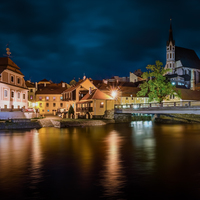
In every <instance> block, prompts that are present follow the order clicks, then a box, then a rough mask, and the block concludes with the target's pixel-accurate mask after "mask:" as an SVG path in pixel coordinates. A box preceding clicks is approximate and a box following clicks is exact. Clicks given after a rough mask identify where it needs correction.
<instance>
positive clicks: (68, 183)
mask: <svg viewBox="0 0 200 200" xmlns="http://www.w3.org/2000/svg"><path fill="white" fill-rule="evenodd" d="M101 198H102V199H160V200H162V199H169V200H171V199H200V124H186V125H153V124H152V123H151V122H136V123H132V124H110V125H106V126H100V127H80V128H65V129H56V128H41V129H39V130H30V131H24V130H23V131H1V132H0V199H1V200H4V199H73V200H74V199H94V200H95V199H101Z"/></svg>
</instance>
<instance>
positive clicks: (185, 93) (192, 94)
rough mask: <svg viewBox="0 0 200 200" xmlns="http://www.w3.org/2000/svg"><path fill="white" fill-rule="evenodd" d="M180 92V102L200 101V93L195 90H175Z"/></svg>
mask: <svg viewBox="0 0 200 200" xmlns="http://www.w3.org/2000/svg"><path fill="white" fill-rule="evenodd" d="M176 90H179V91H180V92H181V99H182V100H196V101H200V91H197V90H190V89H182V88H180V89H176Z"/></svg>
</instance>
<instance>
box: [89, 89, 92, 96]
mask: <svg viewBox="0 0 200 200" xmlns="http://www.w3.org/2000/svg"><path fill="white" fill-rule="evenodd" d="M91 94H92V88H91V87H90V88H89V95H91Z"/></svg>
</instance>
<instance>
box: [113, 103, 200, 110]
mask: <svg viewBox="0 0 200 200" xmlns="http://www.w3.org/2000/svg"><path fill="white" fill-rule="evenodd" d="M195 106H200V101H176V102H162V103H139V104H115V109H130V108H131V109H141V108H144V109H145V108H153V107H154V108H161V107H195Z"/></svg>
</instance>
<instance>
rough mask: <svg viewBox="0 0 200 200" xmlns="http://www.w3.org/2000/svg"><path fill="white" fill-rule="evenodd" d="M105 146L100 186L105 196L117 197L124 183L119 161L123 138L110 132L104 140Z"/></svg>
mask: <svg viewBox="0 0 200 200" xmlns="http://www.w3.org/2000/svg"><path fill="white" fill-rule="evenodd" d="M105 143H106V145H107V156H106V161H105V169H104V170H103V171H102V176H103V180H102V185H103V187H104V189H105V193H104V195H105V196H112V197H113V196H117V195H118V194H119V193H120V190H121V189H122V188H123V186H124V183H125V177H124V173H123V168H122V161H121V159H120V152H119V150H120V147H121V145H122V143H123V138H122V137H120V136H119V134H118V133H117V132H116V131H112V132H110V133H109V135H108V136H107V137H106V139H105Z"/></svg>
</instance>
